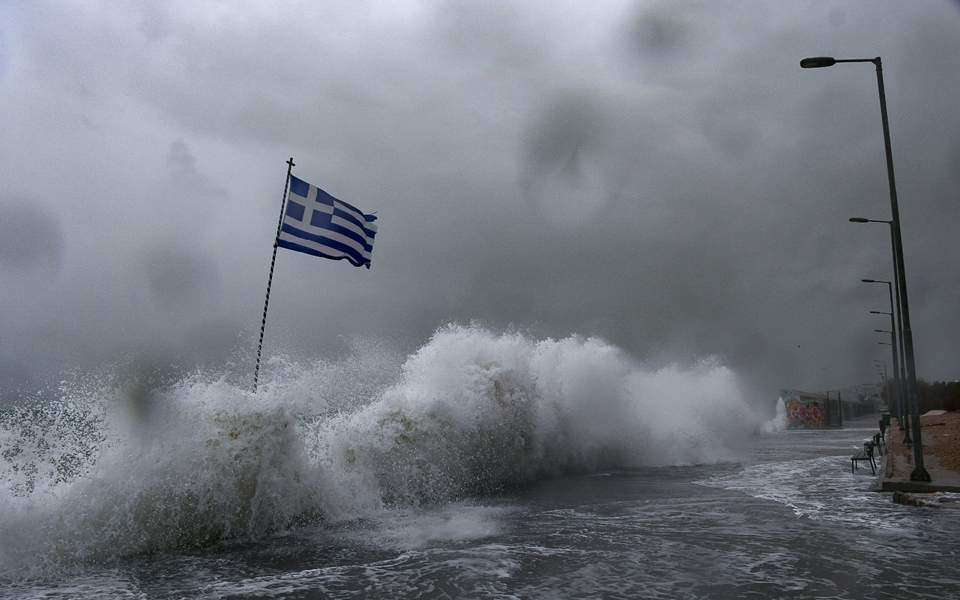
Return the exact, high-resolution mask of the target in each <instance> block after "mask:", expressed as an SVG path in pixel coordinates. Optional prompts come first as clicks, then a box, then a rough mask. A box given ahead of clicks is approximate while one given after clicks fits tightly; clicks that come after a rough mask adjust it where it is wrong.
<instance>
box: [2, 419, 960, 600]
mask: <svg viewBox="0 0 960 600" xmlns="http://www.w3.org/2000/svg"><path fill="white" fill-rule="evenodd" d="M870 433H871V431H870V430H869V429H867V428H863V429H846V430H840V431H822V432H782V433H778V434H772V435H768V436H764V437H760V438H757V439H756V440H755V442H754V443H753V445H752V450H750V452H749V456H748V458H746V459H745V460H744V461H743V462H742V463H739V464H722V465H713V466H696V467H664V468H649V469H640V470H630V471H616V472H604V473H599V474H594V475H589V476H577V477H567V478H561V479H554V480H548V481H543V482H540V483H538V484H535V485H533V486H531V487H528V488H525V489H523V490H522V491H517V492H514V493H510V494H507V495H503V496H500V497H496V498H478V499H476V500H474V501H471V502H461V503H453V504H447V505H444V506H441V507H436V508H431V509H416V510H414V509H410V510H404V511H387V512H385V513H382V514H381V515H380V516H378V517H377V518H375V519H366V520H360V521H357V520H353V521H347V522H344V523H339V524H337V525H323V526H310V527H304V528H299V529H294V530H292V531H291V532H289V533H287V534H285V535H281V536H274V537H270V538H267V539H263V540H260V541H258V542H257V543H244V544H235V545H225V546H218V547H215V548H210V549H207V550H204V551H202V552H195V553H187V554H160V555H151V556H145V557H137V558H132V559H124V560H121V561H114V562H111V563H110V564H108V565H106V566H92V565H91V566H87V567H84V568H81V569H80V570H79V571H77V572H75V573H74V574H67V575H63V576H62V577H59V578H57V579H55V580H47V581H42V582H40V581H32V582H20V583H14V584H11V583H8V584H7V586H6V588H5V589H2V590H0V595H2V596H3V597H7V598H80V597H82V598H340V597H342V598H401V597H431V598H558V597H567V598H569V597H577V598H957V597H960V571H958V569H957V564H958V563H957V559H958V557H960V556H958V555H960V518H958V517H960V511H956V510H950V509H934V508H912V507H911V508H908V507H903V506H900V505H897V504H893V503H892V502H891V501H890V496H889V495H886V494H877V493H873V492H870V491H868V488H869V486H870V484H871V482H872V478H871V477H870V476H869V469H867V470H866V471H863V470H861V471H859V473H858V474H857V475H852V474H851V473H850V469H849V460H848V456H849V454H850V452H851V449H852V448H853V447H854V446H855V445H857V444H858V443H859V442H860V440H862V439H864V438H865V437H867V436H868V435H869V434H870Z"/></svg>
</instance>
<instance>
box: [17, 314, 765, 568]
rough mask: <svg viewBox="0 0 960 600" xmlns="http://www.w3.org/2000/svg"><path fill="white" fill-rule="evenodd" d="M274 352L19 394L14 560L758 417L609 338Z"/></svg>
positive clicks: (382, 498) (221, 536) (447, 485)
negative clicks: (205, 368)
mask: <svg viewBox="0 0 960 600" xmlns="http://www.w3.org/2000/svg"><path fill="white" fill-rule="evenodd" d="M266 371H267V379H266V381H265V383H264V385H262V386H261V388H260V391H259V392H258V393H256V394H254V393H252V392H251V391H250V390H248V389H244V388H243V387H240V386H237V385H235V384H233V383H230V381H229V378H228V377H227V376H225V375H222V374H216V373H197V374H193V375H191V376H188V377H184V378H182V379H180V380H179V381H177V382H175V383H173V384H171V385H167V386H163V387H161V388H159V389H156V390H152V391H151V392H150V393H149V394H148V395H146V396H144V395H143V394H140V395H136V394H134V396H135V398H133V399H132V398H131V392H130V389H129V388H128V387H126V388H125V387H124V386H123V385H120V384H118V383H117V382H116V381H117V380H116V378H114V379H112V380H111V379H109V378H108V381H105V382H101V383H100V384H97V383H93V384H91V383H90V382H87V383H86V384H85V385H73V386H71V385H69V384H67V385H65V386H64V387H63V389H61V390H60V393H59V394H58V397H57V398H56V399H55V400H53V401H48V402H46V403H45V404H44V405H42V407H39V408H38V407H34V408H32V409H18V410H16V411H12V412H8V413H6V414H4V416H3V417H2V419H0V539H3V540H4V543H3V544H2V546H0V577H3V578H7V579H11V578H22V577H31V576H42V575H44V574H49V573H50V572H51V570H58V569H63V568H69V567H70V566H71V565H73V564H77V563H88V562H91V561H103V560H105V561H109V560H112V559H115V558H117V557H120V556H126V555H131V554H136V553H143V552H152V551H159V550H167V549H175V548H183V547H197V546H207V545H210V544H215V543H220V542H223V541H225V540H231V539H255V538H257V537H261V536H264V535H269V534H271V533H274V532H277V531H282V530H284V529H286V528H289V527H291V526H297V525H299V524H304V523H315V522H319V521H322V520H342V519H355V518H362V517H369V516H371V515H376V514H378V512H382V511H384V510H405V509H409V508H410V507H416V506H419V505H436V504H442V503H446V502H451V501H461V500H464V499H470V498H476V497H482V496H483V495H485V494H491V493H498V492H500V491H502V490H504V489H507V488H509V487H511V486H517V485H523V484H526V483H529V482H532V481H535V480H536V479H538V478H543V477H551V476H555V475H558V474H562V473H569V472H589V471H591V470H596V469H602V468H630V467H639V466H660V465H680V464H694V463H703V462H716V461H720V460H728V459H731V458H734V457H735V451H736V447H737V445H738V442H739V441H741V440H742V439H743V438H745V437H746V436H748V435H749V434H750V433H751V432H752V431H754V429H755V428H756V427H757V426H758V425H759V424H758V423H756V422H755V418H754V417H753V416H752V415H753V412H752V411H751V410H749V407H748V406H747V404H746V403H745V401H744V399H743V397H742V394H741V392H740V389H739V386H738V383H737V378H736V376H735V375H734V373H733V372H731V371H730V370H729V369H728V368H726V367H724V366H722V365H720V364H719V363H717V362H716V361H712V360H708V361H703V362H701V363H698V364H696V365H694V366H692V367H681V366H676V365H674V366H666V367H663V368H658V369H648V368H645V367H644V366H643V365H641V364H639V363H638V362H637V361H635V360H633V359H632V358H631V357H629V356H628V355H627V354H626V353H625V352H623V351H622V350H620V349H618V348H616V347H615V346H612V345H610V344H609V343H607V342H605V341H603V340H601V339H598V338H582V337H576V336H573V337H568V338H564V339H546V340H536V339H531V338H530V337H529V336H526V335H523V334H520V333H495V332H491V331H489V330H487V329H484V328H481V327H467V326H454V325H451V326H446V327H443V328H441V329H439V330H438V331H437V332H436V333H435V334H434V335H433V336H432V337H431V339H430V340H429V341H428V342H427V343H426V344H425V345H424V346H422V347H421V348H420V349H419V350H418V351H417V352H415V353H414V354H412V355H410V356H409V357H406V358H405V359H404V358H403V357H401V356H399V355H397V354H396V353H395V352H391V351H388V350H385V349H384V348H383V347H381V346H379V345H377V344H361V345H360V346H358V347H357V348H355V349H354V351H353V352H352V353H351V354H350V355H349V356H348V357H346V358H344V359H343V360H341V361H337V362H329V361H322V360H316V361H313V362H308V363H304V362H298V363H294V362H291V361H285V360H281V359H273V360H272V361H269V362H268V364H267V369H266ZM145 398H146V399H145Z"/></svg>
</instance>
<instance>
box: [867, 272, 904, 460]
mask: <svg viewBox="0 0 960 600" xmlns="http://www.w3.org/2000/svg"><path fill="white" fill-rule="evenodd" d="M860 281H862V282H864V283H884V284H886V285H887V296H888V297H889V299H890V312H889V313H886V314H889V315H890V331H889V332H888V333H890V344H889V346H890V351H891V352H890V353H891V356H892V358H893V380H894V385H896V386H897V388H898V389H897V394H898V396H899V398H900V402H901V404H902V405H903V415H904V416H903V417H901V418H900V421H901V423H903V422H904V421H908V419H909V417H910V415H911V414H912V411H911V410H910V406H909V405H908V404H907V401H906V398H907V396H906V394H905V393H901V392H900V388H901V387H903V386H901V382H903V380H902V379H899V378H898V377H897V358H898V357H897V335H896V333H895V332H896V328H895V327H894V320H893V314H892V313H893V284H892V283H891V282H890V281H886V280H884V279H861V280H860ZM870 312H871V313H879V312H880V311H873V310H872V311H870ZM874 331H880V330H879V329H874ZM885 333H886V332H885ZM903 430H904V434H903V443H904V444H906V445H907V446H909V445H910V444H911V443H912V440H911V439H910V424H909V422H907V424H906V425H905V426H904V428H903Z"/></svg>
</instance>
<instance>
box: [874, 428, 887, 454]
mask: <svg viewBox="0 0 960 600" xmlns="http://www.w3.org/2000/svg"><path fill="white" fill-rule="evenodd" d="M884 446H886V444H884V439H883V434H882V433H875V434H873V447H874V448H876V449H877V454H878V455H879V456H883V451H884Z"/></svg>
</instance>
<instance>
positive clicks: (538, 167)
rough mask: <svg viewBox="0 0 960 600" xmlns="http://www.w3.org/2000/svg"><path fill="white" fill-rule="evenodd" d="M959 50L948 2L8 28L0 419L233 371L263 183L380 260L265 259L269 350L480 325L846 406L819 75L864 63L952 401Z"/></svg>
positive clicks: (874, 180)
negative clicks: (43, 403)
mask: <svg viewBox="0 0 960 600" xmlns="http://www.w3.org/2000/svg"><path fill="white" fill-rule="evenodd" d="M958 30H960V6H958V5H957V4H956V3H953V2H946V1H943V2H936V1H931V2H925V3H898V2H892V1H891V2H880V3H859V4H852V3H848V2H823V3H817V4H815V5H804V6H803V7H801V6H799V5H797V6H794V5H792V4H787V3H774V2H770V3H762V4H761V3H749V4H746V3H739V2H709V3H694V2H691V3H674V2H620V1H612V2H605V3H600V4H596V5H594V4H589V3H577V4H573V5H566V6H565V7H564V8H563V9H562V10H561V9H560V8H558V7H557V6H556V5H555V4H553V3H547V2H531V3H522V4H512V5H502V4H496V3H467V2H437V3H413V2H410V3H406V2H397V3H386V4H382V5H377V6H366V5H361V4H357V3H354V2H333V3H327V4H325V6H324V8H323V9H322V10H320V9H319V8H318V7H315V6H313V5H310V4H308V3H304V4H297V3H291V4H290V5H288V6H286V7H284V8H282V9H278V8H277V7H275V6H274V5H273V4H272V3H263V4H256V3H253V4H249V5H245V6H243V7H241V6H239V5H238V6H231V5H222V6H219V7H217V8H216V9H215V8H214V7H213V5H208V4H201V3H192V2H171V3H163V4H149V5H138V4H133V3H130V4H121V5H116V4H106V3H77V4H63V3H45V2H36V3H8V4H5V5H3V6H2V7H0V34H2V36H0V39H2V44H0V48H3V49H4V53H3V55H2V56H0V83H2V85H0V108H2V110H3V112H4V114H5V115H12V118H10V119H8V120H7V122H6V123H5V126H4V131H3V134H2V135H0V153H2V154H0V158H2V161H3V164H4V169H3V171H2V174H0V190H2V192H0V276H2V277H3V280H4V281H3V285H2V286H0V307H2V309H3V313H4V318H3V319H0V341H2V342H3V344H4V347H3V348H2V349H0V377H2V378H3V380H4V381H3V382H2V383H0V389H2V390H6V394H7V395H6V396H4V397H8V396H9V395H10V391H9V390H11V389H12V388H13V387H15V386H16V387H18V388H22V387H23V386H24V385H25V384H24V382H27V383H26V385H31V383H30V382H36V381H40V380H41V379H43V377H45V376H47V375H49V374H55V373H57V372H59V370H61V369H64V368H68V367H71V366H80V367H90V366H96V365H98V364H101V363H103V362H109V361H117V360H119V361H124V360H129V357H130V356H139V355H143V356H149V357H154V358H150V359H149V360H148V362H151V364H153V363H155V362H156V360H157V359H156V358H155V357H156V356H160V357H161V359H160V360H161V361H162V360H173V359H172V358H170V357H175V359H176V360H177V361H178V362H179V363H189V364H193V363H202V364H216V363H217V362H218V361H224V360H226V359H227V357H229V356H230V353H231V351H233V350H234V349H235V348H236V347H237V345H238V344H240V345H241V346H242V345H243V344H244V343H246V344H249V339H250V335H249V334H250V332H251V331H253V330H255V329H256V328H257V327H258V326H259V322H258V321H259V311H260V308H261V307H262V301H263V292H264V290H263V287H264V284H265V279H266V270H267V267H268V263H269V253H270V250H271V244H272V235H273V232H274V228H275V226H276V218H277V212H278V210H279V203H280V192H281V190H282V184H283V174H284V172H285V165H284V164H283V161H284V160H286V158H287V157H288V156H291V155H293V156H294V157H295V159H296V162H297V168H296V172H297V174H298V175H299V176H301V177H302V178H304V179H307V180H308V181H311V182H312V183H315V184H317V185H320V186H321V187H324V188H325V189H327V190H328V191H329V192H331V193H332V194H334V195H336V196H338V197H341V198H343V199H345V200H348V201H350V202H353V203H355V204H357V205H359V206H362V207H364V209H367V210H376V211H378V215H379V216H380V222H381V233H380V235H379V237H378V242H377V248H376V250H375V253H374V263H373V269H372V270H371V271H369V272H367V271H365V270H363V271H354V270H351V269H349V268H347V267H346V266H345V265H342V264H339V263H331V262H323V261H318V260H316V259H313V258H311V257H307V256H302V255H296V254H292V253H288V252H282V253H281V255H280V257H279V260H278V265H277V273H276V278H275V281H274V292H273V297H272V301H271V302H272V308H271V316H270V319H271V320H270V324H269V328H268V338H267V348H268V351H280V350H284V351H287V350H290V349H291V348H296V349H297V352H303V353H308V354H311V353H312V354H329V353H334V352H338V351H340V350H342V348H343V343H344V342H343V340H344V339H347V337H351V336H368V337H378V338H384V339H386V340H390V343H397V344H398V345H399V346H401V347H403V348H407V349H411V348H415V347H417V346H419V345H420V344H421V343H422V341H423V340H424V339H425V337H426V336H428V335H429V334H430V332H431V331H433V329H434V328H436V327H437V326H438V325H441V324H443V323H445V322H448V321H471V320H474V319H476V320H479V321H480V322H483V323H486V324H488V325H489V326H491V327H494V328H517V329H522V330H525V331H531V332H533V333H535V334H537V335H552V336H565V335H567V334H569V333H572V332H577V333H582V334H597V335H601V336H603V337H606V338H608V339H610V340H611V341H613V342H615V343H617V344H619V345H621V346H623V347H624V348H625V349H626V350H627V351H628V352H630V353H631V354H633V355H634V356H636V357H638V358H640V359H642V360H646V361H648V362H650V363H651V364H662V363H664V362H669V361H681V362H686V361H695V360H697V359H698V358H701V357H704V356H709V355H715V356H717V357H718V358H719V359H720V360H721V361H723V362H725V363H726V364H729V365H730V366H731V367H733V368H734V369H736V371H737V372H738V373H740V374H741V375H742V376H743V377H744V378H745V380H747V381H748V382H749V383H751V384H752V388H751V389H752V390H753V391H754V392H755V394H756V397H757V401H758V402H759V403H761V404H762V405H764V406H766V404H767V403H768V401H769V398H770V397H771V396H772V395H773V394H775V392H776V390H777V388H778V387H780V386H788V387H809V388H827V387H835V386H841V385H846V384H848V383H850V382H854V381H863V380H870V379H872V378H873V367H872V365H871V362H872V359H873V358H877V357H880V356H881V352H882V349H881V348H880V347H879V346H877V345H876V341H877V340H876V339H875V338H874V334H873V333H872V331H871V330H872V329H873V328H874V327H875V326H877V324H876V323H874V322H873V321H871V317H870V316H869V315H868V314H867V311H868V310H870V309H883V308H884V303H885V301H886V300H885V296H884V295H883V294H881V293H880V291H879V290H877V289H873V288H871V287H869V286H865V285H863V284H860V283H858V280H859V279H860V278H861V277H879V278H883V277H886V276H888V274H889V271H890V267H889V262H890V261H889V246H888V245H887V244H888V240H887V237H886V234H887V232H886V230H885V229H884V228H882V227H870V226H855V225H851V224H849V223H847V218H848V217H850V216H867V217H874V218H887V216H888V211H889V208H888V204H887V200H886V198H887V197H886V187H885V186H886V179H885V173H884V171H883V147H882V140H881V136H880V127H879V114H878V110H877V99H876V88H875V80H874V79H873V77H874V76H873V73H872V72H871V71H870V69H869V68H866V67H864V68H862V69H858V68H857V67H856V66H850V67H847V68H841V67H839V66H838V67H837V68H834V69H823V70H819V71H806V70H801V69H800V68H799V64H798V63H799V60H800V59H801V58H803V57H804V56H809V55H819V54H836V55H856V56H875V55H882V56H883V58H884V64H885V73H886V79H887V85H888V96H889V101H890V107H891V118H892V129H893V142H894V153H895V158H896V161H897V169H898V170H897V176H898V182H899V184H900V195H901V202H902V207H901V210H902V217H903V228H904V236H905V247H906V252H907V256H906V260H907V267H908V269H909V272H910V286H911V291H912V294H913V295H912V297H911V300H912V303H913V307H914V328H915V336H916V339H917V348H918V361H919V368H920V371H921V374H922V375H923V376H925V377H928V378H953V377H955V376H956V360H955V358H954V357H955V356H956V354H957V350H958V349H957V340H960V317H958V316H957V313H956V310H955V303H956V298H957V297H960V280H958V279H957V278H956V277H954V276H953V275H952V274H953V273H956V272H957V270H958V267H960V253H958V252H957V251H956V250H955V245H956V241H955V237H956V236H955V232H956V230H957V225H958V211H957V195H956V191H955V190H956V189H957V184H958V182H960V180H958V175H957V173H958V172H960V142H958V140H960V116H958V115H957V113H956V110H955V107H954V104H955V99H956V98H957V97H958V96H960V82H958V78H957V73H956V65H955V60H954V57H956V56H958V55H960V36H957V35H956V32H957V31H958ZM244 336H246V337H244ZM344 336H346V337H344ZM271 348H272V349H274V350H269V349H271Z"/></svg>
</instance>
